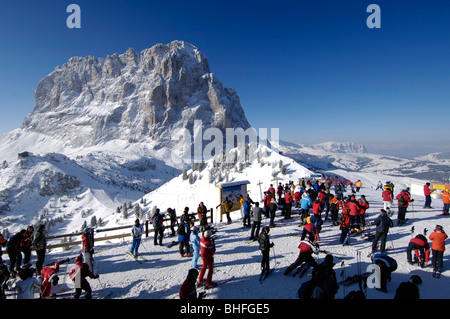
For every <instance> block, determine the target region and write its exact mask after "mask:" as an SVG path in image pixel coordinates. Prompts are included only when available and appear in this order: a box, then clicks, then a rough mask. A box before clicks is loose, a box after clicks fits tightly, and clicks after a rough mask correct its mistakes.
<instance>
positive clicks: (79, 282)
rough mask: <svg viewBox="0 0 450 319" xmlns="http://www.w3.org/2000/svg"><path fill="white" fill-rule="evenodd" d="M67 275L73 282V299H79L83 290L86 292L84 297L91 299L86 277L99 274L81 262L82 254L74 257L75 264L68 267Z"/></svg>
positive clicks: (96, 276) (89, 286)
mask: <svg viewBox="0 0 450 319" xmlns="http://www.w3.org/2000/svg"><path fill="white" fill-rule="evenodd" d="M69 277H70V279H72V281H73V282H74V283H75V294H74V299H79V298H80V295H81V292H82V291H83V290H84V291H85V292H86V294H85V297H86V299H92V289H91V285H90V284H89V282H88V281H87V279H86V277H89V278H93V279H97V278H98V277H99V276H98V275H94V274H93V273H92V272H91V271H90V270H89V266H88V264H86V263H84V262H83V255H78V256H77V257H75V265H73V266H72V269H70V272H69Z"/></svg>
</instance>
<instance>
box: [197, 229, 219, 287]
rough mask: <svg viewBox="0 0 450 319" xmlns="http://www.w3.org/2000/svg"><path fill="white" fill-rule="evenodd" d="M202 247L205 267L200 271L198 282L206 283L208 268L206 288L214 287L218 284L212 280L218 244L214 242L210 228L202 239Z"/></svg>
mask: <svg viewBox="0 0 450 319" xmlns="http://www.w3.org/2000/svg"><path fill="white" fill-rule="evenodd" d="M200 249H201V255H202V259H203V267H202V270H201V271H200V275H199V279H198V283H199V284H200V285H202V284H203V283H204V279H203V277H204V276H205V272H206V269H208V275H207V277H206V288H210V287H214V286H216V284H215V283H213V282H212V276H213V271H214V254H215V252H216V245H215V243H214V239H213V238H211V232H210V231H209V230H207V231H206V234H205V236H203V237H202V239H201V240H200Z"/></svg>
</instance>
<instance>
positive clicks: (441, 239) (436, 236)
mask: <svg viewBox="0 0 450 319" xmlns="http://www.w3.org/2000/svg"><path fill="white" fill-rule="evenodd" d="M428 238H429V239H430V240H431V241H432V243H431V252H432V256H433V257H432V258H431V263H432V264H433V277H440V274H441V270H442V266H443V257H444V251H445V240H446V239H447V238H448V236H447V234H446V233H445V232H444V229H443V227H442V226H441V225H436V227H435V229H434V232H432V233H431V234H430V236H429V237H428Z"/></svg>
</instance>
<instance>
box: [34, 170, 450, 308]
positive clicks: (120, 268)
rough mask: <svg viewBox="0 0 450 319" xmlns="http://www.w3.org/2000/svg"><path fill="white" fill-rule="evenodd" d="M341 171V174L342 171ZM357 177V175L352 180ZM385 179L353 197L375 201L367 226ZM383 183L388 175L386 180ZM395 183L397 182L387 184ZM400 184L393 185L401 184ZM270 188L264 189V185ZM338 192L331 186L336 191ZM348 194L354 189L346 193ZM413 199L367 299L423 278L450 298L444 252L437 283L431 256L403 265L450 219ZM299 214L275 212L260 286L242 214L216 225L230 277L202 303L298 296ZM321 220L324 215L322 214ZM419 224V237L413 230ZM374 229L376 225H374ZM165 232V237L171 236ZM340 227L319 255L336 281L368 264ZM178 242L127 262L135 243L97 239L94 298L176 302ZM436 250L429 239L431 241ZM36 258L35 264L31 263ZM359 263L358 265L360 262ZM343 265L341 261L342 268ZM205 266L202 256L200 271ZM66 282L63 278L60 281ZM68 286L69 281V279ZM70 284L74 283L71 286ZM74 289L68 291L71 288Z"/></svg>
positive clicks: (325, 237)
mask: <svg viewBox="0 0 450 319" xmlns="http://www.w3.org/2000/svg"><path fill="white" fill-rule="evenodd" d="M340 173H344V172H340ZM345 173H346V174H347V175H346V176H345V177H346V178H349V179H351V180H357V179H359V178H358V177H361V176H362V174H359V173H348V172H345ZM352 174H353V175H352ZM379 178H380V176H378V175H376V174H374V175H372V176H371V177H370V176H369V177H368V176H367V175H364V179H362V181H363V187H362V188H361V190H360V191H359V192H358V193H356V197H357V198H359V197H360V195H365V196H366V199H367V200H368V202H369V203H370V209H369V210H368V211H367V212H366V221H367V222H370V221H373V220H374V219H375V218H376V217H377V216H378V214H379V210H380V209H381V208H382V201H381V191H380V190H375V188H376V183H377V182H378V180H379ZM381 178H383V177H381ZM390 180H391V181H392V182H393V183H394V184H396V183H397V182H396V179H395V177H392V178H391V179H390ZM401 184H402V183H401V182H398V183H397V184H396V185H401ZM264 187H265V186H264ZM401 188H402V186H396V188H395V191H394V195H397V194H398V193H399V191H400V190H401ZM333 191H334V189H333V188H332V192H333ZM348 194H349V188H347V192H346V193H345V195H348ZM412 198H413V199H414V200H415V201H414V203H413V205H410V207H409V208H408V212H407V215H406V217H407V218H408V221H407V223H406V224H404V225H402V226H394V227H392V228H391V229H390V232H389V235H388V239H387V243H386V246H391V248H390V249H389V250H388V251H387V254H388V255H389V256H390V257H392V258H394V259H395V260H396V261H397V263H398V268H397V270H396V271H395V272H393V273H392V280H391V281H390V282H389V283H388V285H387V292H381V291H378V290H376V289H370V288H367V289H365V291H364V293H365V295H366V299H393V298H394V296H395V291H396V289H397V287H398V286H399V285H400V283H402V282H404V281H408V280H409V278H410V277H411V276H412V275H419V276H420V277H421V278H422V280H423V283H422V285H421V286H420V297H421V299H448V298H449V296H450V294H449V291H450V281H449V279H448V275H449V269H450V260H449V256H448V254H447V253H444V266H443V269H442V274H441V277H440V278H439V279H437V278H433V277H432V267H431V256H430V262H429V263H428V264H427V266H426V267H425V268H423V269H422V268H420V267H419V266H417V264H415V265H409V264H408V263H407V262H406V248H407V246H408V243H409V241H410V240H411V238H412V237H413V236H416V235H418V234H419V233H423V230H424V229H427V230H428V232H427V238H428V236H429V235H430V234H431V233H432V232H433V230H434V228H435V226H436V225H442V226H443V227H444V231H448V230H449V229H450V222H449V220H448V218H449V217H448V216H444V215H442V201H441V200H438V199H433V202H432V206H433V207H434V208H433V209H423V208H422V207H423V204H424V196H420V195H413V196H412ZM396 203H397V201H394V204H393V205H392V207H393V210H392V211H393V212H394V214H393V216H392V217H391V218H392V220H393V222H394V225H396V224H397V207H396ZM297 212H298V210H297V209H293V214H292V216H293V218H292V219H289V220H286V221H281V220H282V219H283V217H282V216H281V215H280V213H281V211H277V216H276V218H275V222H276V223H281V222H282V223H285V225H284V226H281V227H274V228H271V230H270V240H271V242H273V243H274V244H275V245H274V247H273V248H272V249H271V252H270V266H271V268H273V269H274V271H273V272H272V273H271V274H270V276H268V277H267V278H266V279H265V280H264V281H263V282H262V283H261V282H259V280H258V278H259V276H260V262H261V253H260V251H259V249H258V243H257V242H255V243H246V241H248V240H249V237H250V229H249V228H243V223H242V220H241V219H240V217H241V216H240V212H234V213H233V214H232V215H231V217H232V219H233V223H232V224H229V225H226V224H225V223H216V224H214V227H215V228H217V229H218V231H217V232H216V233H215V237H216V240H215V244H216V254H215V256H214V275H213V281H216V282H221V281H224V280H227V279H229V278H232V277H233V276H234V279H233V280H230V281H227V282H225V283H223V284H221V285H219V286H218V287H216V288H213V289H208V290H206V296H205V299H216V300H217V299H253V300H256V299H297V290H298V288H299V287H300V285H301V284H302V283H303V282H305V281H307V280H309V279H311V270H309V271H308V272H307V273H306V274H305V275H304V276H303V277H302V278H299V277H298V276H295V277H293V276H292V273H291V274H289V275H287V276H285V275H283V272H284V270H285V269H286V268H287V267H288V266H289V265H290V264H291V263H293V262H294V261H295V260H296V258H297V256H298V253H299V250H298V245H299V243H300V235H301V232H302V228H301V227H299V224H300V219H299V216H298V214H297ZM322 217H323V216H322ZM268 222H269V219H263V222H262V226H265V225H268ZM413 226H414V229H415V233H414V234H412V233H411V229H412V227H413ZM370 231H371V232H374V226H370ZM166 235H167V233H166ZM339 236H340V230H339V227H338V226H332V225H331V222H330V221H329V220H328V221H325V222H324V225H323V227H322V231H321V232H320V240H319V241H318V243H319V245H320V249H321V250H326V251H327V252H330V253H331V254H333V255H334V257H335V258H334V262H335V266H334V270H335V271H336V275H337V280H338V282H339V281H341V280H343V279H344V278H345V277H350V276H354V275H356V274H358V271H360V272H361V271H362V272H366V269H367V267H368V266H369V265H370V264H371V259H370V258H368V257H367V255H368V253H369V252H370V250H371V244H372V242H371V241H367V240H365V239H364V238H362V237H361V236H360V235H358V236H355V237H352V238H351V240H350V244H349V245H347V246H342V245H341V244H340V242H339ZM173 240H176V238H174V237H165V238H164V240H163V245H162V246H154V244H153V236H152V233H151V235H150V236H149V237H148V238H145V237H143V239H142V243H141V246H140V249H139V253H140V254H141V255H142V257H143V258H144V259H145V260H143V259H140V260H138V261H139V262H136V261H135V260H133V259H132V258H129V257H127V252H128V251H129V249H130V246H131V236H130V238H129V239H126V238H125V239H120V240H116V241H104V242H100V241H99V242H97V243H96V245H95V251H96V253H95V255H94V259H95V270H94V271H95V273H98V274H99V275H100V277H99V278H98V279H90V278H88V281H89V282H90V284H91V287H92V289H93V298H94V299H103V298H107V299H178V298H179V296H178V293H179V289H180V286H181V284H182V283H183V281H184V280H185V278H186V275H187V273H188V271H189V269H190V268H191V258H190V257H180V254H179V251H178V245H175V246H173V247H171V248H168V247H166V245H164V244H168V243H171V242H172V241H173ZM429 243H430V245H431V241H429ZM77 253H78V252H77V250H76V249H75V248H73V249H71V250H70V251H65V252H64V251H58V250H54V251H51V252H49V253H47V256H46V264H47V263H49V262H51V261H58V260H61V259H64V258H67V257H75V256H76V254H77ZM324 257H325V254H324V253H319V255H318V256H315V258H316V261H317V262H318V263H320V262H322V261H323V260H324ZM34 258H35V256H34V254H33V257H32V262H33V263H34V261H35V260H34ZM358 260H359V263H358ZM342 262H343V263H342ZM72 264H73V261H71V262H70V263H69V265H68V266H63V267H62V271H61V274H60V275H63V274H64V273H65V271H67V272H68V270H70V266H71V265H72ZM201 266H202V260H201V257H200V259H199V262H198V269H199V270H200V268H201ZM60 282H61V281H60ZM63 282H66V283H70V280H69V279H68V278H64V279H63ZM69 287H70V285H69ZM69 290H70V289H69ZM353 290H355V291H356V290H359V286H358V284H357V283H355V284H353V285H350V286H344V285H340V288H339V291H338V292H337V294H336V296H335V297H336V299H342V298H344V297H345V296H346V295H347V294H348V293H349V292H351V291H353Z"/></svg>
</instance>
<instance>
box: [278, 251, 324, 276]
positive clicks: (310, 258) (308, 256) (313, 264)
mask: <svg viewBox="0 0 450 319" xmlns="http://www.w3.org/2000/svg"><path fill="white" fill-rule="evenodd" d="M304 262H305V263H307V264H309V265H310V266H311V267H313V268H316V267H317V266H318V265H317V263H316V261H315V260H314V258H313V256H311V254H300V255H299V256H298V258H297V260H296V261H294V262H293V263H292V264H291V265H290V266H289V267H288V268H286V270H285V271H284V274H285V275H287V274H289V273H290V272H291V271H293V270H294V269H295V268H297V267H298V266H300V265H301V264H302V263H304Z"/></svg>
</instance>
